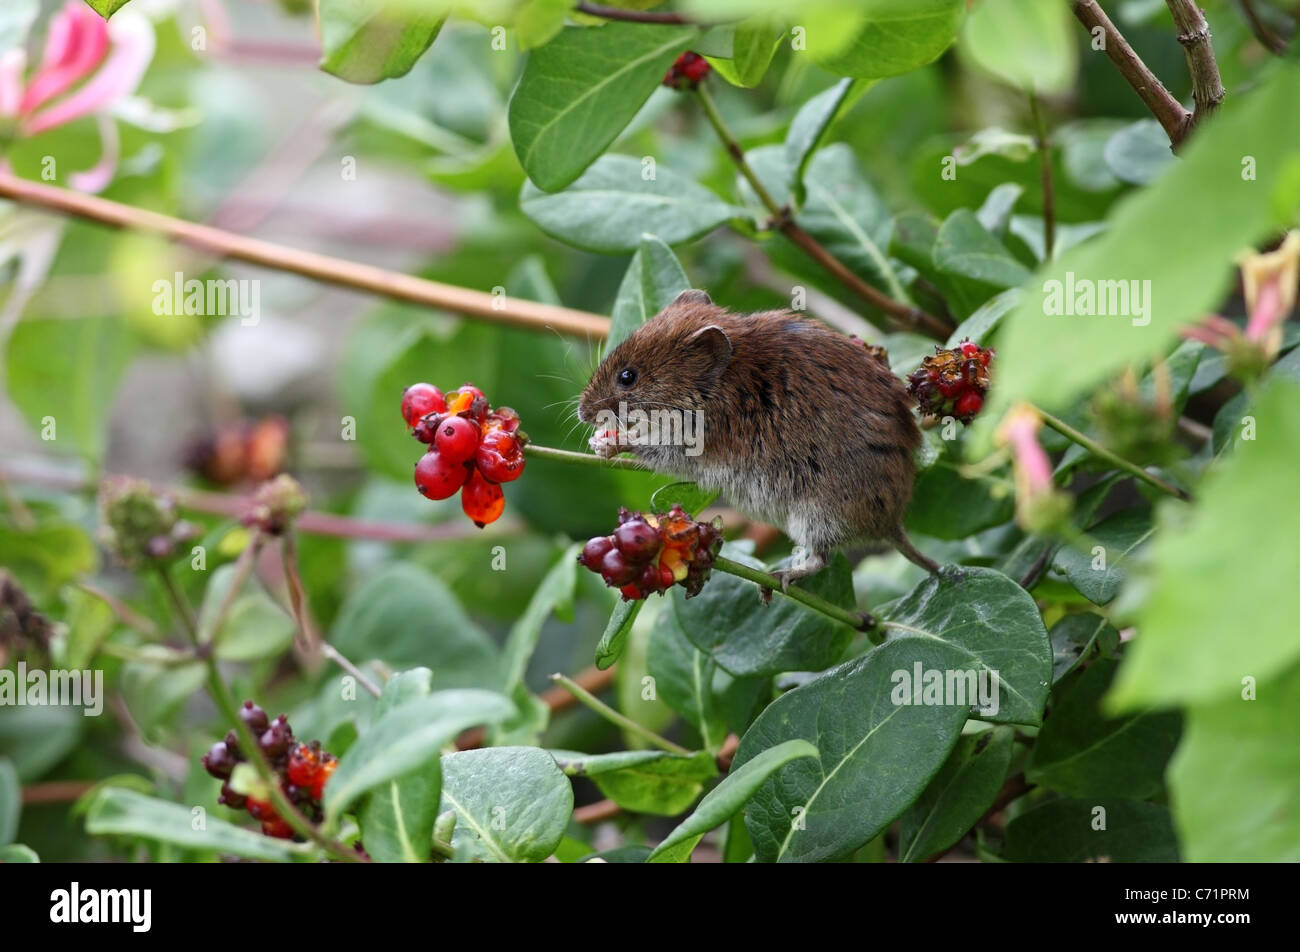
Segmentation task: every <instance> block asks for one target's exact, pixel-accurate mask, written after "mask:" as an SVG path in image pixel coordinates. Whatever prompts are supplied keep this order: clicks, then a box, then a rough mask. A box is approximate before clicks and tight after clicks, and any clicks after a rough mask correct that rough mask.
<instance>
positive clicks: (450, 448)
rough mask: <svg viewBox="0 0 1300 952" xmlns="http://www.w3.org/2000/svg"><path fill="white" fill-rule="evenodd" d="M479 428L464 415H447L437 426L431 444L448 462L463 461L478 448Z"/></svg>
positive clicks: (471, 455)
mask: <svg viewBox="0 0 1300 952" xmlns="http://www.w3.org/2000/svg"><path fill="white" fill-rule="evenodd" d="M478 444H479V428H478V427H477V426H475V425H474V424H473V423H471V422H470V421H469V420H466V419H465V418H464V417H459V416H453V417H447V418H446V419H445V420H443V421H442V423H441V425H439V427H438V433H437V435H436V436H435V437H434V440H433V445H434V446H435V447H436V448H437V450H438V452H439V453H440V454H442V456H443V458H444V459H446V460H447V462H448V463H463V462H465V461H466V460H467V459H470V458H472V457H473V456H474V453H475V452H476V451H477V450H478Z"/></svg>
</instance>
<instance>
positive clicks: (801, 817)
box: [732, 639, 967, 862]
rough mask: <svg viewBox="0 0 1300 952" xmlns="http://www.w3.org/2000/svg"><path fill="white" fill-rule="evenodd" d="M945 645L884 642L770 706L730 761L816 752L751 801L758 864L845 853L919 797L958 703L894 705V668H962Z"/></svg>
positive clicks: (953, 727)
mask: <svg viewBox="0 0 1300 952" xmlns="http://www.w3.org/2000/svg"><path fill="white" fill-rule="evenodd" d="M962 663H964V659H963V657H962V655H961V654H960V653H959V652H956V651H954V650H953V649H952V648H951V647H950V646H949V645H946V644H944V643H942V642H939V641H932V640H929V639H912V640H909V641H897V642H890V643H887V644H885V645H882V646H881V647H879V648H876V649H874V650H872V651H870V652H868V653H867V654H866V655H864V656H863V657H861V658H858V659H856V660H853V661H850V662H848V663H847V664H843V665H841V666H840V667H838V668H834V669H832V670H831V671H828V672H826V673H825V674H823V675H822V676H821V677H819V678H816V679H815V680H813V681H810V682H808V683H807V684H804V685H803V686H802V687H798V688H795V689H794V690H793V691H790V692H789V693H787V694H785V695H783V696H782V697H780V698H778V699H777V700H776V701H774V702H773V703H772V704H770V705H769V706H768V707H767V708H766V709H765V710H764V711H763V713H762V714H760V715H759V716H758V719H757V720H756V721H754V724H753V726H752V727H750V729H749V730H748V731H747V732H746V733H745V736H744V737H743V738H742V739H741V741H740V747H739V749H738V750H737V751H736V758H735V760H734V761H733V762H732V770H733V771H734V770H737V769H738V768H740V767H743V766H744V765H745V764H746V763H748V762H749V761H751V760H754V759H756V758H757V757H758V756H759V755H760V754H761V753H762V752H763V751H765V750H767V749H768V748H771V747H775V746H776V745H777V744H780V743H783V742H785V741H788V740H793V739H798V738H801V739H803V740H806V741H808V742H809V743H810V744H812V745H813V746H814V747H816V748H817V750H818V751H820V754H821V759H820V760H816V761H814V760H811V759H802V760H797V761H794V762H792V763H789V764H786V765H785V766H784V767H782V768H780V769H779V770H778V771H777V772H776V773H774V774H772V775H771V776H770V777H769V778H768V779H767V780H766V781H765V782H764V783H763V785H762V786H761V787H760V788H759V790H758V791H757V793H755V794H754V796H753V798H752V799H751V800H750V802H749V805H748V807H746V810H745V826H746V828H747V829H748V830H749V835H750V838H751V839H752V840H753V841H754V850H755V855H756V857H757V858H758V860H759V861H761V862H820V861H826V860H835V859H842V858H844V857H847V856H850V855H852V854H853V852H854V851H856V850H857V849H858V848H859V847H860V846H862V845H863V844H864V843H866V842H868V841H869V840H871V839H873V838H874V837H876V836H878V835H879V834H880V832H881V831H882V830H884V829H885V828H886V827H887V826H889V824H890V823H892V822H893V821H894V820H895V819H896V818H897V817H898V816H899V814H901V813H902V812H903V810H905V809H906V808H907V806H908V805H909V804H910V803H912V802H913V801H915V800H916V798H917V797H918V796H920V794H921V791H922V790H924V789H925V786H926V784H927V783H929V781H930V778H931V777H933V776H934V774H935V773H936V772H937V771H938V770H939V768H940V766H942V764H943V762H944V760H945V759H947V757H948V753H949V751H950V750H951V749H952V746H953V744H954V743H956V741H957V737H958V735H959V734H960V733H961V728H962V724H964V723H965V721H966V712H967V708H966V706H964V705H961V706H956V705H925V704H918V705H912V704H901V703H895V701H894V700H893V697H892V695H894V694H895V693H896V692H895V690H894V680H895V678H894V677H893V675H894V673H895V672H899V671H908V672H910V671H911V670H912V666H913V665H914V664H921V665H923V666H924V667H925V668H927V669H937V670H946V669H949V668H956V667H959V666H960V665H961V664H962Z"/></svg>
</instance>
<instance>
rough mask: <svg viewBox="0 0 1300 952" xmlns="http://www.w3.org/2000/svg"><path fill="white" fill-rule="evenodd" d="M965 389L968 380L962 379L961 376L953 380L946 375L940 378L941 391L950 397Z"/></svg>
mask: <svg viewBox="0 0 1300 952" xmlns="http://www.w3.org/2000/svg"><path fill="white" fill-rule="evenodd" d="M965 389H966V381H964V380H962V379H961V378H960V377H957V378H955V379H952V380H949V379H947V378H944V377H941V378H939V392H940V393H941V394H943V395H944V396H945V397H948V398H949V399H951V398H953V397H955V396H957V394H959V393H961V392H962V391H963V390H965Z"/></svg>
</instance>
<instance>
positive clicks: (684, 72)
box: [664, 50, 711, 89]
mask: <svg viewBox="0 0 1300 952" xmlns="http://www.w3.org/2000/svg"><path fill="white" fill-rule="evenodd" d="M710 68H711V67H710V66H709V61H708V60H706V59H705V58H704V57H703V56H701V55H700V54H699V53H692V52H690V51H689V50H687V51H686V52H685V53H683V54H682V55H681V56H679V57H677V59H676V60H674V61H673V65H672V66H669V67H668V72H666V73H665V74H664V85H665V86H667V87H668V88H669V89H694V88H695V87H696V86H698V85H700V82H701V80H703V79H704V77H705V76H708V75H709V69H710Z"/></svg>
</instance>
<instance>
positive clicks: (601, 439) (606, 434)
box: [587, 430, 620, 459]
mask: <svg viewBox="0 0 1300 952" xmlns="http://www.w3.org/2000/svg"><path fill="white" fill-rule="evenodd" d="M587 445H588V446H590V447H591V451H592V452H593V453H595V454H596V455H597V456H599V457H600V458H601V459H609V458H610V457H611V456H617V455H618V453H619V450H620V447H619V445H618V433H616V432H615V431H613V430H601V431H599V432H598V433H596V434H594V435H593V436H592V437H591V439H589V440H588V441H587Z"/></svg>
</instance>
